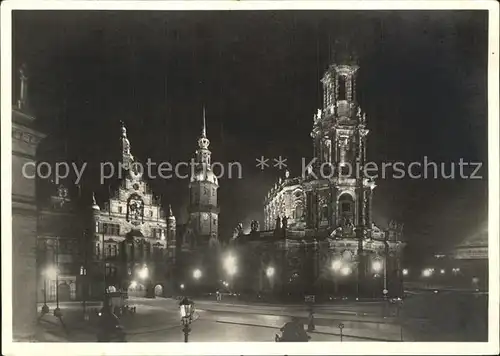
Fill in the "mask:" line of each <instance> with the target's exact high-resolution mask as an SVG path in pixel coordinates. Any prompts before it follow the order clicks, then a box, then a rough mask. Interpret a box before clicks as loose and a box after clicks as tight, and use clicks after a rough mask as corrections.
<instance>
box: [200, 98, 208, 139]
mask: <svg viewBox="0 0 500 356" xmlns="http://www.w3.org/2000/svg"><path fill="white" fill-rule="evenodd" d="M201 136H202V137H207V124H206V120H205V105H203V128H202V130H201Z"/></svg>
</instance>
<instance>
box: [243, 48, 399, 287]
mask: <svg viewBox="0 0 500 356" xmlns="http://www.w3.org/2000/svg"><path fill="white" fill-rule="evenodd" d="M358 69H359V67H358V65H357V61H356V59H355V58H353V56H345V55H344V56H342V55H340V56H337V57H336V63H334V64H332V65H330V66H329V68H328V69H327V71H326V72H325V74H324V76H323V79H322V80H321V82H322V84H323V108H321V109H318V111H317V113H315V114H314V116H313V125H312V131H311V138H312V144H313V148H314V159H313V160H312V161H311V162H312V164H310V165H308V166H307V169H306V172H304V174H303V175H302V176H301V177H295V178H294V177H290V174H289V172H288V171H287V172H286V173H285V176H284V177H283V178H279V180H278V182H276V184H275V185H274V187H272V188H271V190H270V191H269V193H268V194H267V196H266V197H265V201H264V226H263V231H258V230H259V224H258V223H257V222H253V223H252V231H251V232H250V234H248V235H244V234H243V233H242V232H241V230H240V232H238V233H237V234H236V235H237V236H235V239H234V240H233V247H234V250H235V251H236V252H235V254H238V257H237V260H240V259H241V262H240V263H241V264H242V265H244V266H245V271H247V270H248V275H246V274H245V273H246V272H245V271H243V270H242V271H241V273H242V274H245V276H244V277H243V276H242V277H241V278H240V279H241V280H242V281H245V282H244V283H245V284H246V285H247V286H248V288H250V289H252V290H253V291H259V292H261V293H266V292H267V293H285V294H288V295H292V294H300V293H302V292H305V293H310V294H321V293H323V294H330V295H340V294H342V295H352V294H355V295H359V296H362V295H370V296H378V295H382V294H388V295H399V294H400V293H401V291H402V283H401V282H402V277H401V276H402V272H401V269H400V256H401V252H402V248H403V246H404V243H402V241H401V237H402V225H399V224H397V223H395V222H391V223H390V226H388V227H387V228H384V229H382V228H380V227H378V226H376V225H375V223H374V222H373V220H372V201H373V197H374V189H375V187H376V185H375V182H374V181H373V180H370V179H368V178H364V177H363V176H362V175H361V174H356V170H355V168H356V166H357V165H358V166H361V167H362V166H363V165H364V164H365V163H366V161H367V160H366V142H367V138H368V133H369V130H368V128H367V117H366V114H365V113H364V112H363V110H362V109H361V107H360V106H359V104H358V102H357V100H356V80H357V73H358ZM325 167H326V168H325ZM328 169H330V170H328ZM253 260H255V261H256V262H252V261H253ZM250 266H252V267H250ZM255 271H259V272H258V273H257V274H256V275H257V276H256V277H255V278H253V277H252V275H253V274H255Z"/></svg>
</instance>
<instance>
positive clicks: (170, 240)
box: [87, 125, 176, 296]
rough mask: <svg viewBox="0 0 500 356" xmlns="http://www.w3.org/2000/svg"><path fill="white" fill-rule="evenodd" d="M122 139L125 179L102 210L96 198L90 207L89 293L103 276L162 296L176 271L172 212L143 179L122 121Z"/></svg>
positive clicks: (117, 285) (114, 284)
mask: <svg viewBox="0 0 500 356" xmlns="http://www.w3.org/2000/svg"><path fill="white" fill-rule="evenodd" d="M121 141H122V149H123V152H122V161H121V163H122V167H123V173H124V174H123V176H124V178H123V179H122V181H121V184H120V186H119V187H118V189H117V190H116V191H115V192H114V194H112V195H111V196H110V197H109V200H108V201H107V202H106V203H105V204H104V207H103V208H102V209H101V208H100V207H99V206H98V205H97V204H96V202H95V200H94V202H93V206H92V221H91V230H90V231H92V233H90V234H89V235H90V239H91V242H90V248H91V250H90V251H89V252H88V256H91V257H90V258H89V259H88V260H89V262H90V261H91V262H92V263H91V264H90V267H89V270H88V271H87V274H88V275H90V276H91V277H90V280H92V281H94V282H93V284H92V285H91V287H90V290H89V291H88V293H89V294H90V295H100V294H102V290H103V284H102V283H95V281H98V280H101V281H103V282H104V280H103V278H104V275H105V283H106V287H107V288H108V289H110V290H113V289H121V290H128V291H129V293H132V294H139V295H148V296H152V295H164V293H166V292H167V290H171V288H172V286H171V281H172V279H173V276H174V272H173V271H174V266H175V257H176V236H175V229H176V222H175V217H174V216H173V214H172V209H171V208H170V207H169V210H168V212H166V214H165V212H164V211H163V209H162V208H161V202H160V201H159V199H156V198H155V197H154V195H153V192H152V191H151V189H150V188H149V186H148V184H147V182H146V181H145V180H144V179H143V176H142V173H143V172H142V171H141V169H139V164H138V161H137V160H136V158H135V157H134V156H133V155H132V153H131V149H130V142H129V140H128V138H127V130H126V128H125V126H123V125H122V133H121ZM103 261H104V263H105V265H104V266H103ZM99 285H100V286H101V287H99ZM96 288H97V290H96Z"/></svg>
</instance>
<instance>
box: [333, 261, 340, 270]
mask: <svg viewBox="0 0 500 356" xmlns="http://www.w3.org/2000/svg"><path fill="white" fill-rule="evenodd" d="M341 268H342V261H340V260H335V261H333V262H332V269H333V270H334V271H335V272H337V271H339V270H340V269H341Z"/></svg>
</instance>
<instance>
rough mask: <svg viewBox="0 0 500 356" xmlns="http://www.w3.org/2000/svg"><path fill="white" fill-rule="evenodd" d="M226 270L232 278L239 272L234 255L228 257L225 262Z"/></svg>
mask: <svg viewBox="0 0 500 356" xmlns="http://www.w3.org/2000/svg"><path fill="white" fill-rule="evenodd" d="M224 268H225V270H226V272H227V273H228V274H229V275H230V276H233V275H235V274H236V271H237V266H236V258H235V257H234V256H232V255H229V256H227V257H226V259H225V260H224Z"/></svg>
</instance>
